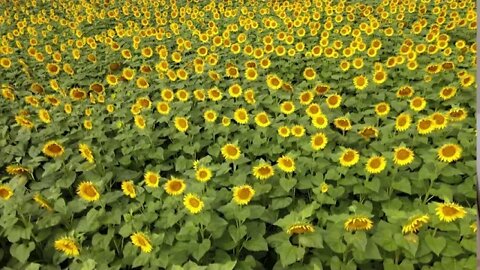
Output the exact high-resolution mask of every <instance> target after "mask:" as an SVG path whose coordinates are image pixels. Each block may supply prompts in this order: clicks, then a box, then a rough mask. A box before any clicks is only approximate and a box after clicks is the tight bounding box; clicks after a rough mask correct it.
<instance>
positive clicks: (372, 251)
mask: <svg viewBox="0 0 480 270" xmlns="http://www.w3.org/2000/svg"><path fill="white" fill-rule="evenodd" d="M365 259H370V260H382V255H381V254H380V251H379V250H378V247H377V245H376V244H375V243H374V242H373V241H372V240H369V241H368V242H367V246H366V248H365Z"/></svg>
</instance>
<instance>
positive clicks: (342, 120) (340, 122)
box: [337, 119, 349, 127]
mask: <svg viewBox="0 0 480 270" xmlns="http://www.w3.org/2000/svg"><path fill="white" fill-rule="evenodd" d="M337 123H338V125H339V126H341V127H348V125H349V122H348V121H347V120H344V119H341V120H338V122H337Z"/></svg>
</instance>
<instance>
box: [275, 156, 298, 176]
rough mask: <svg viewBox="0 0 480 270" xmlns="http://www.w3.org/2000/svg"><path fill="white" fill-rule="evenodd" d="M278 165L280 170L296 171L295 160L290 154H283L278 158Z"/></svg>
mask: <svg viewBox="0 0 480 270" xmlns="http://www.w3.org/2000/svg"><path fill="white" fill-rule="evenodd" d="M277 165H278V167H279V168H280V170H282V171H284V172H287V173H290V172H294V171H295V160H293V158H291V157H289V156H286V155H284V156H281V157H279V158H278V159H277Z"/></svg>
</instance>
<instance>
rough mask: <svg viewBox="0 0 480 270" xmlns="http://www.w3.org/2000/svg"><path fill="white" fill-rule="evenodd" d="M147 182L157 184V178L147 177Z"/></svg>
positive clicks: (153, 176)
mask: <svg viewBox="0 0 480 270" xmlns="http://www.w3.org/2000/svg"><path fill="white" fill-rule="evenodd" d="M148 182H150V183H156V182H157V177H156V176H155V175H150V176H149V177H148Z"/></svg>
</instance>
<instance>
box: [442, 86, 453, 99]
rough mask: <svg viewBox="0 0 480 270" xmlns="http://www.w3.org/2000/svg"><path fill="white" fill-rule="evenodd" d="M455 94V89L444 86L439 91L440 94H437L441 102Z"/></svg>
mask: <svg viewBox="0 0 480 270" xmlns="http://www.w3.org/2000/svg"><path fill="white" fill-rule="evenodd" d="M456 93H457V88H456V87H453V86H445V87H443V88H442V89H440V93H439V94H438V95H439V96H440V98H442V99H443V100H448V99H451V98H452V97H454V96H455V94H456Z"/></svg>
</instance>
